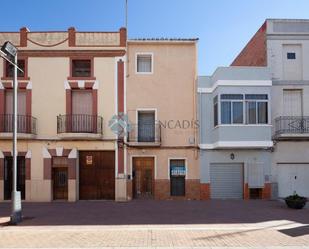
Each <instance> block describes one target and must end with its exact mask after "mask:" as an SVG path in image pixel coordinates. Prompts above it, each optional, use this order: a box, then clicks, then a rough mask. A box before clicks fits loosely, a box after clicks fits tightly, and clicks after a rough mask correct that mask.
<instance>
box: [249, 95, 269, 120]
mask: <svg viewBox="0 0 309 249" xmlns="http://www.w3.org/2000/svg"><path fill="white" fill-rule="evenodd" d="M245 99H246V123H247V124H267V123H268V102H267V101H268V96H267V94H246V95H245Z"/></svg>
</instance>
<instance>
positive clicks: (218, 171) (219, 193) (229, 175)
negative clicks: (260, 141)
mask: <svg viewBox="0 0 309 249" xmlns="http://www.w3.org/2000/svg"><path fill="white" fill-rule="evenodd" d="M210 192H211V198H212V199H242V198H243V165H242V164H227V163H226V164H224V163H222V164H221V163H213V164H210Z"/></svg>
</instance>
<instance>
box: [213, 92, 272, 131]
mask: <svg viewBox="0 0 309 249" xmlns="http://www.w3.org/2000/svg"><path fill="white" fill-rule="evenodd" d="M223 94H230V93H220V94H218V95H216V96H218V125H217V126H214V129H215V128H217V127H219V126H244V125H245V126H250V125H251V126H269V125H271V124H270V122H271V114H270V111H271V108H270V105H269V104H270V103H271V99H270V95H269V94H268V93H257V94H258V95H267V99H265V100H263V99H256V100H246V99H245V96H246V95H248V94H251V93H235V94H240V95H243V99H233V100H232V99H231V100H228V99H223V100H221V95H223ZM233 94H234V93H233ZM250 101H254V102H266V103H267V123H265V124H259V123H255V124H249V123H247V115H248V112H247V109H246V105H247V102H250ZM222 102H231V123H230V124H222V122H221V103H222ZM232 102H243V122H242V123H235V124H234V123H233V103H232ZM256 110H257V108H256ZM257 118H258V112H256V121H258V119H257Z"/></svg>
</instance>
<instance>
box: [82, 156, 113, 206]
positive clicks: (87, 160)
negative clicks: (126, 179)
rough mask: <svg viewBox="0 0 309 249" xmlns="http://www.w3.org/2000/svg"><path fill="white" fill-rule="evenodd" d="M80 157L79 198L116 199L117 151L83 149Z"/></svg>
mask: <svg viewBox="0 0 309 249" xmlns="http://www.w3.org/2000/svg"><path fill="white" fill-rule="evenodd" d="M79 155H80V157H79V198H80V199H81V200H101V199H105V200H114V199H115V152H114V151H82V152H80V154H79Z"/></svg>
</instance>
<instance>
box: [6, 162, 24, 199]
mask: <svg viewBox="0 0 309 249" xmlns="http://www.w3.org/2000/svg"><path fill="white" fill-rule="evenodd" d="M25 180H26V161H25V157H22V156H18V157H17V191H20V194H21V199H22V200H24V199H25V192H26V191H25ZM12 187H13V157H10V156H9V157H5V159H4V199H5V200H10V199H11V195H12Z"/></svg>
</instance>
